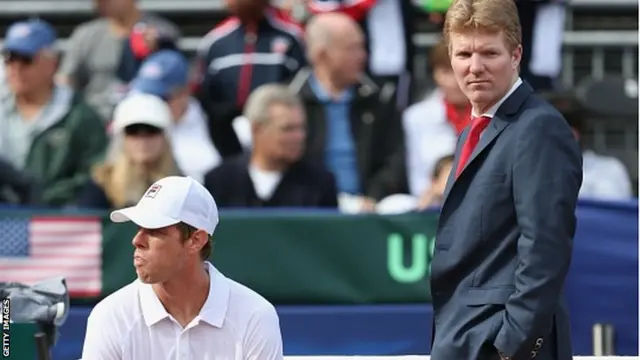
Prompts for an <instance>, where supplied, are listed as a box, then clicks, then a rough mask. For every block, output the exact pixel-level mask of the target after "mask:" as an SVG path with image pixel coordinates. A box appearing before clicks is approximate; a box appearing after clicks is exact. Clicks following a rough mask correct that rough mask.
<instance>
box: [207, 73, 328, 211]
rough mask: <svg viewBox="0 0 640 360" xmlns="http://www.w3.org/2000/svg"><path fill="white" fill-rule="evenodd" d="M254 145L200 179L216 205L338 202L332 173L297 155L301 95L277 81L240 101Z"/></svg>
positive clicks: (302, 122)
mask: <svg viewBox="0 0 640 360" xmlns="http://www.w3.org/2000/svg"><path fill="white" fill-rule="evenodd" d="M245 117H246V118H247V119H249V121H250V122H251V130H252V133H253V136H252V137H253V150H252V152H251V155H239V156H237V157H236V158H233V159H228V160H225V161H224V162H223V163H222V165H221V166H220V167H218V168H216V169H214V170H213V171H211V172H210V173H209V174H207V176H206V179H205V187H206V188H207V189H208V190H209V191H210V192H211V194H212V195H213V197H214V198H215V199H216V201H217V202H218V206H220V207H323V208H337V206H338V200H337V199H338V194H337V190H336V185H335V181H334V179H333V176H332V175H331V174H330V173H329V172H328V171H326V170H325V169H324V168H323V167H322V166H318V165H317V164H313V163H309V162H307V161H305V160H301V158H302V155H303V152H304V140H305V133H306V131H305V125H306V124H305V117H304V110H303V109H302V104H301V102H300V100H299V99H298V98H297V97H296V96H295V95H294V94H292V93H291V92H290V91H289V90H288V89H287V88H286V87H284V86H282V85H276V84H271V85H263V86H261V87H259V88H258V89H256V90H255V91H254V92H253V93H252V94H251V96H250V97H249V99H248V100H247V105H246V107H245Z"/></svg>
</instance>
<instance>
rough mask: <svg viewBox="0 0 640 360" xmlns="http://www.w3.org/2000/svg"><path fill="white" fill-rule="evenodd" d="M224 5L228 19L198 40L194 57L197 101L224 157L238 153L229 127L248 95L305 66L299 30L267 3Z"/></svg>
mask: <svg viewBox="0 0 640 360" xmlns="http://www.w3.org/2000/svg"><path fill="white" fill-rule="evenodd" d="M226 3H227V6H228V8H229V11H230V12H231V13H232V14H233V16H232V17H230V18H229V19H227V20H226V21H224V22H222V23H221V24H220V25H218V26H217V27H216V28H215V29H213V30H211V31H210V32H209V33H208V34H207V35H206V36H205V37H204V38H203V39H202V42H201V43H200V46H199V48H198V54H197V62H198V69H199V75H198V79H197V80H198V84H197V89H198V91H197V94H198V98H199V100H200V103H201V104H202V107H203V109H204V110H205V111H206V113H207V116H208V118H209V128H210V134H211V138H212V139H213V142H214V144H215V145H216V147H217V148H218V151H220V153H221V154H222V156H223V157H227V156H231V155H235V154H239V153H241V152H242V146H241V144H240V141H239V140H238V137H237V136H236V133H235V131H234V130H233V126H232V123H233V120H234V119H235V118H236V117H238V116H239V115H240V114H242V108H243V107H244V103H245V101H246V99H247V97H248V96H249V94H250V93H251V91H252V90H253V89H255V88H257V87H258V86H260V85H263V84H267V83H273V82H283V81H287V80H290V79H291V77H292V76H293V75H294V74H295V73H296V72H297V71H298V70H299V69H300V68H301V67H302V66H304V64H305V57H304V50H303V46H302V43H301V39H300V37H301V35H302V32H301V29H300V28H299V27H298V25H296V24H294V23H292V22H290V21H288V20H287V19H286V18H284V17H283V16H282V15H281V14H280V13H279V12H278V11H276V10H274V9H272V8H271V7H270V5H269V1H268V0H226Z"/></svg>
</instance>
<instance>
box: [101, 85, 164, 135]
mask: <svg viewBox="0 0 640 360" xmlns="http://www.w3.org/2000/svg"><path fill="white" fill-rule="evenodd" d="M172 119H173V116H172V115H171V109H170V108H169V105H167V103H166V102H165V101H164V100H162V99H161V98H159V97H157V96H155V95H150V94H143V93H139V92H134V93H131V94H129V95H127V96H126V97H125V98H124V99H122V101H121V102H120V103H118V105H117V106H116V108H115V110H114V112H113V131H114V132H115V133H120V132H122V131H123V130H124V128H126V127H127V126H129V125H133V124H145V125H151V126H154V127H157V128H159V129H166V128H168V127H169V126H171V122H172Z"/></svg>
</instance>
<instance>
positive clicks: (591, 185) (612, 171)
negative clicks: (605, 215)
mask: <svg viewBox="0 0 640 360" xmlns="http://www.w3.org/2000/svg"><path fill="white" fill-rule="evenodd" d="M582 170H583V175H582V187H581V188H580V195H579V197H580V198H587V199H589V198H590V199H598V200H627V199H631V197H632V196H633V191H632V190H631V180H630V179H629V173H628V172H627V168H626V167H625V166H624V164H622V162H621V161H620V160H618V159H616V158H615V157H612V156H604V155H600V154H596V153H595V152H593V151H591V150H587V151H585V152H584V153H582Z"/></svg>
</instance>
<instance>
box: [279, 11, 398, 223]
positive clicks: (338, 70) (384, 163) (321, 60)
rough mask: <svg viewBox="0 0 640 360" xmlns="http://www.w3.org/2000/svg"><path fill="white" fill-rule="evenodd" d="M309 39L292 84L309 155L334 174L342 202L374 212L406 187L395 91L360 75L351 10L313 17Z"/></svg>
mask: <svg viewBox="0 0 640 360" xmlns="http://www.w3.org/2000/svg"><path fill="white" fill-rule="evenodd" d="M306 44H307V46H308V57H309V60H310V62H311V64H312V68H311V69H309V68H305V69H302V70H301V71H300V72H299V73H298V74H297V75H296V77H295V78H294V80H293V81H292V82H291V84H290V89H291V90H292V91H294V92H296V93H298V94H300V97H301V98H302V101H303V103H304V105H305V109H306V113H307V121H308V132H307V151H306V156H307V157H308V158H310V159H313V161H316V162H318V163H319V164H322V165H325V166H326V167H327V169H328V170H329V171H331V172H332V173H333V175H334V176H335V178H336V181H337V184H338V191H339V192H340V193H342V194H346V196H342V197H343V198H345V199H347V200H346V201H348V202H349V203H352V202H353V201H350V200H351V199H353V196H355V199H356V200H355V201H356V202H357V203H358V209H359V210H358V211H373V210H374V209H375V203H376V202H377V201H378V200H379V199H381V198H383V197H385V196H387V195H390V194H396V193H403V192H405V191H406V179H405V171H404V158H403V157H404V147H403V134H402V128H401V123H400V120H399V118H398V116H397V115H398V114H397V111H396V107H395V104H394V102H393V97H394V95H393V93H389V92H385V91H381V89H380V88H379V87H378V86H377V85H376V84H375V83H374V82H372V81H371V80H370V79H369V78H368V77H366V75H365V74H364V67H365V62H366V58H367V54H366V51H365V48H364V38H363V35H362V31H361V30H360V28H359V27H358V25H357V24H356V23H355V22H354V21H353V20H352V19H351V18H349V17H348V16H346V15H344V14H341V13H328V14H322V15H317V16H316V17H314V18H312V19H311V20H310V21H309V23H308V25H307V34H306ZM349 207H350V206H349Z"/></svg>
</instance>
